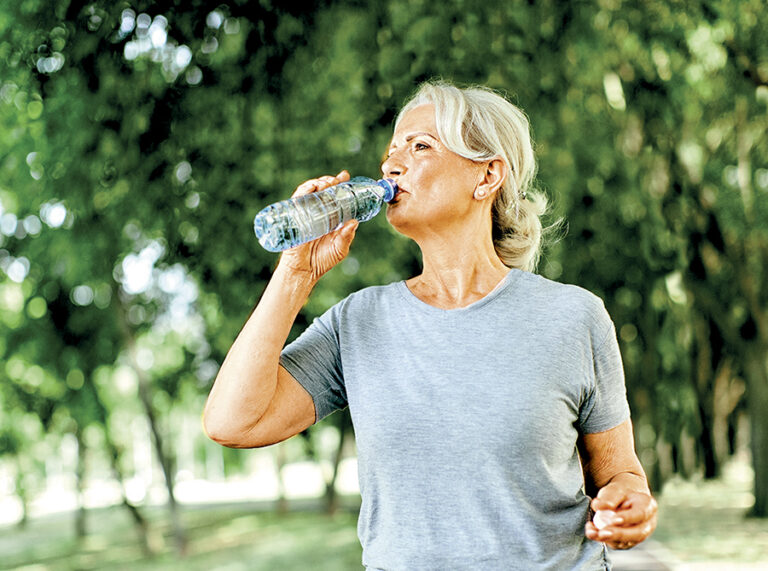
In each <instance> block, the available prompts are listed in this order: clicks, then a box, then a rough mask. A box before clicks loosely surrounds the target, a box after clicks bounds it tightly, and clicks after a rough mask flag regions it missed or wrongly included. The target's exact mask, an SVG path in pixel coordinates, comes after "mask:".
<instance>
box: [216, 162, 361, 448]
mask: <svg viewBox="0 0 768 571" xmlns="http://www.w3.org/2000/svg"><path fill="white" fill-rule="evenodd" d="M348 179H349V174H348V173H347V172H346V171H342V173H340V174H339V175H338V176H336V177H330V176H328V177H322V178H320V179H315V180H310V181H307V182H306V183H304V184H302V185H301V186H300V187H299V188H298V189H297V191H296V193H295V194H294V196H299V195H302V194H307V193H309V192H314V191H317V190H322V189H324V188H327V187H329V186H332V185H334V184H338V183H339V182H342V181H344V180H348ZM356 228H357V221H352V222H350V223H347V224H346V225H345V226H343V227H342V228H341V229H339V230H337V231H336V232H332V233H331V234H328V235H326V236H324V237H322V238H320V239H318V240H315V241H313V242H310V243H308V244H304V245H302V246H298V247H296V248H292V249H291V250H288V251H286V252H284V253H283V254H282V256H281V258H280V262H279V264H278V266H277V269H276V270H275V273H274V275H273V276H272V279H271V280H270V282H269V284H268V285H267V288H266V290H265V291H264V295H263V296H262V298H261V300H260V301H259V303H258V305H257V306H256V309H255V310H254V311H253V313H252V314H251V316H250V317H249V318H248V321H247V322H246V324H245V326H244V327H243V329H242V331H241V332H240V334H239V335H238V336H237V339H236V340H235V342H234V343H233V344H232V347H231V348H230V350H229V352H228V353H227V357H226V358H225V359H224V363H223V364H222V365H221V368H220V369H219V373H218V375H217V376H216V381H215V382H214V385H213V388H212V389H211V392H210V394H209V396H208V401H207V403H206V406H205V410H204V412H203V426H204V429H205V432H206V434H208V436H209V437H210V438H211V439H213V440H215V441H216V442H218V443H220V444H223V445H224V446H230V447H234V448H253V447H257V446H266V445H269V444H274V443H275V442H280V441H281V440H285V439H286V438H289V437H291V436H293V435H295V434H298V433H299V432H301V431H302V430H304V429H305V428H307V427H308V426H310V425H311V424H312V423H314V422H315V407H314V403H313V402H312V398H311V397H310V395H309V393H307V391H306V390H304V388H303V387H302V386H301V385H300V384H299V383H298V381H296V379H294V378H293V376H291V374H290V373H288V372H287V371H286V370H285V369H284V368H283V367H281V366H280V364H279V359H280V352H281V351H282V349H283V346H284V345H285V342H286V340H287V338H288V334H289V333H290V330H291V326H292V325H293V322H294V320H295V319H296V315H297V314H298V313H299V311H300V310H301V308H302V306H303V305H304V303H305V302H306V300H307V298H308V297H309V294H310V292H311V291H312V288H313V287H314V285H315V284H316V283H317V280H318V279H320V277H321V276H322V275H323V274H324V273H325V272H327V271H328V270H329V269H331V268H332V267H333V266H335V265H336V264H337V263H338V262H340V261H341V260H342V259H344V257H345V256H346V255H347V253H348V252H349V247H350V245H351V243H352V239H353V238H354V235H355V229H356Z"/></svg>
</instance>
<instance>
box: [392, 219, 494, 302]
mask: <svg viewBox="0 0 768 571" xmlns="http://www.w3.org/2000/svg"><path fill="white" fill-rule="evenodd" d="M452 238H453V239H451V240H450V241H448V240H445V239H442V238H441V237H440V236H434V237H433V238H432V239H424V240H421V241H420V242H419V247H420V248H421V254H422V259H423V263H424V269H423V271H422V273H421V274H420V275H418V276H416V277H414V278H411V279H410V280H408V281H407V282H406V285H407V286H408V289H410V290H411V292H412V293H413V294H414V295H415V296H416V297H418V298H419V299H421V300H422V301H424V302H425V303H428V304H430V305H433V306H435V307H439V308H441V309H456V308H459V307H466V306H467V305H470V304H471V303H474V302H476V301H478V300H480V299H482V298H483V297H485V296H486V295H488V294H489V293H490V292H491V291H492V290H493V289H494V288H495V287H496V286H497V285H498V284H499V282H501V280H502V279H504V277H505V276H506V275H507V273H508V272H509V268H508V267H507V266H505V265H504V263H503V262H502V261H501V259H500V258H499V256H498V255H497V254H496V250H495V249H494V247H493V241H492V240H491V238H490V232H489V235H488V237H487V239H486V240H479V239H478V237H477V235H476V234H475V236H471V235H469V236H463V237H460V236H456V235H454V236H453V237H452Z"/></svg>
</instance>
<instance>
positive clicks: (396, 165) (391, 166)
mask: <svg viewBox="0 0 768 571" xmlns="http://www.w3.org/2000/svg"><path fill="white" fill-rule="evenodd" d="M381 172H382V173H383V174H384V176H387V177H393V176H399V175H401V174H403V173H404V172H405V166H403V164H402V162H401V161H399V160H397V158H396V156H395V155H394V154H392V155H389V156H388V157H387V158H386V159H384V162H383V163H381Z"/></svg>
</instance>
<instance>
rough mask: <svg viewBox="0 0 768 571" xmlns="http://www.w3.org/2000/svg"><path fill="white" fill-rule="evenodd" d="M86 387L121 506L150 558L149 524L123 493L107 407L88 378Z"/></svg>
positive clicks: (121, 471) (123, 475)
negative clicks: (93, 407) (99, 425)
mask: <svg viewBox="0 0 768 571" xmlns="http://www.w3.org/2000/svg"><path fill="white" fill-rule="evenodd" d="M88 386H89V387H90V389H91V390H92V391H93V402H94V404H95V405H96V413H97V417H98V419H99V422H100V423H101V425H102V427H103V428H104V444H105V446H106V449H107V454H108V456H109V463H110V466H111V468H112V475H113V476H114V478H115V480H117V483H118V484H119V485H120V492H121V495H122V506H123V507H124V508H126V509H127V510H128V512H129V513H130V515H131V520H132V521H133V524H134V527H135V528H136V534H137V536H138V539H139V543H140V544H141V549H142V552H143V553H144V555H145V556H147V557H150V556H152V555H153V553H154V549H153V548H152V542H151V541H150V538H149V523H148V522H147V520H146V519H145V518H144V515H143V514H142V513H141V511H140V510H139V508H138V507H136V506H135V505H133V504H132V503H131V502H130V500H128V495H127V494H126V491H125V474H123V469H122V468H121V467H120V457H121V453H120V449H119V448H118V446H117V444H115V439H114V438H112V431H111V430H110V428H109V410H108V409H107V405H106V404H104V401H103V400H102V399H101V395H100V394H99V389H98V387H97V386H96V384H95V383H93V381H92V379H91V378H90V377H89V383H88Z"/></svg>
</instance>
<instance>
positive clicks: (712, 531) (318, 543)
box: [0, 467, 768, 571]
mask: <svg viewBox="0 0 768 571" xmlns="http://www.w3.org/2000/svg"><path fill="white" fill-rule="evenodd" d="M751 501H752V497H751V493H750V478H749V474H748V471H745V470H744V469H743V468H738V467H736V468H732V469H729V471H728V472H727V473H726V475H725V477H724V478H723V479H721V480H718V481H714V482H689V481H688V482H687V481H682V480H673V481H671V482H669V483H668V484H667V485H666V486H665V488H664V490H663V492H662V493H661V494H660V495H659V505H660V512H659V513H660V520H659V521H660V523H659V527H658V529H657V530H656V533H655V535H654V539H655V540H656V542H657V543H660V544H661V545H662V546H663V547H664V548H666V550H667V551H668V552H669V554H671V555H672V556H673V557H674V558H675V559H676V560H677V562H679V563H680V564H681V565H680V568H681V569H683V568H688V567H687V564H689V563H690V564H691V567H690V568H694V567H695V568H697V569H698V568H701V569H715V568H718V569H719V568H735V567H730V566H729V565H725V567H724V566H723V564H735V565H739V566H741V565H744V568H747V566H748V567H749V568H767V569H768V520H758V519H748V518H745V514H746V512H747V511H748V508H749V505H750V504H751ZM269 507H270V506H266V505H263V504H261V505H258V504H251V503H243V504H238V505H216V506H207V507H201V506H199V507H192V506H186V507H185V508H184V511H183V519H184V524H185V526H186V530H187V535H188V540H189V542H188V545H189V553H188V555H187V556H186V557H185V559H184V561H183V563H181V562H180V561H179V559H178V557H177V556H176V555H175V554H174V551H173V541H172V534H171V529H170V526H169V524H168V522H167V518H166V514H165V512H164V510H162V509H148V510H145V513H146V515H147V518H148V519H149V520H150V526H151V529H152V531H153V534H154V535H153V542H154V543H155V546H156V547H157V548H158V555H156V556H154V557H153V558H147V557H145V556H144V554H143V553H142V550H141V548H140V546H139V545H138V542H137V541H136V532H135V530H134V528H133V526H132V524H131V521H130V519H129V516H128V514H127V513H126V512H125V510H124V509H121V508H116V507H115V508H106V509H99V510H92V511H91V512H89V518H88V534H87V536H86V538H85V539H84V540H83V541H81V542H77V541H76V540H75V539H74V538H73V516H72V515H71V514H69V515H58V516H48V517H45V518H39V519H34V520H31V521H30V522H29V523H28V525H27V527H26V529H17V528H15V527H6V528H0V569H21V570H24V571H70V570H75V569H77V570H83V571H86V570H95V569H110V570H111V569H116V570H123V569H124V570H128V569H130V570H131V571H133V570H139V571H143V570H146V571H149V570H152V571H155V570H161V571H162V570H171V569H179V568H180V566H183V569H184V571H198V570H200V571H203V570H205V571H209V570H212V571H241V570H257V571H259V570H264V571H267V570H269V571H272V570H274V569H280V570H286V571H293V570H299V569H301V570H306V569H312V570H313V571H314V570H317V571H346V570H360V569H361V568H362V567H361V564H360V557H361V549H360V545H359V543H358V540H357V535H356V529H355V527H356V514H355V512H354V510H345V511H340V512H339V513H337V514H336V515H334V516H328V515H325V514H324V513H321V512H319V511H318V510H313V509H306V506H299V505H294V506H293V510H292V511H289V512H288V513H285V514H276V513H274V511H272V510H271V509H266V508H269ZM763 564H764V565H765V567H763ZM739 568H741V567H739Z"/></svg>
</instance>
